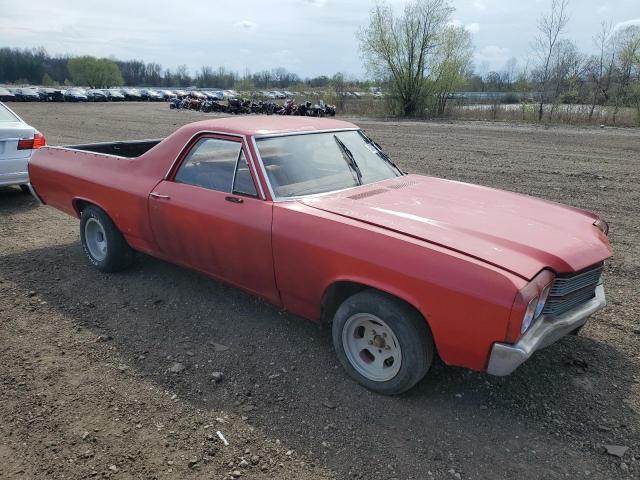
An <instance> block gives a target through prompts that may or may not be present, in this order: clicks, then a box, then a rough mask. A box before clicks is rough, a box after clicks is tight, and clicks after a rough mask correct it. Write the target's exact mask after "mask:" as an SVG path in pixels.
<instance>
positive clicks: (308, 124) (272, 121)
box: [182, 115, 358, 136]
mask: <svg viewBox="0 0 640 480" xmlns="http://www.w3.org/2000/svg"><path fill="white" fill-rule="evenodd" d="M182 128H185V129H186V128H189V129H192V130H193V133H194V134H195V133H197V132H198V131H213V132H224V133H233V134H239V135H249V136H260V135H273V134H281V133H301V132H309V133H311V132H314V131H321V130H344V129H354V128H358V127H357V126H356V125H354V124H353V123H350V122H345V121H342V120H335V119H329V118H317V117H287V116H271V115H254V116H246V117H225V118H216V119H211V120H203V121H201V122H195V123H190V124H188V125H186V126H184V127H182Z"/></svg>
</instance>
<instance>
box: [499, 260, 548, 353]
mask: <svg viewBox="0 0 640 480" xmlns="http://www.w3.org/2000/svg"><path fill="white" fill-rule="evenodd" d="M554 277H555V275H554V273H553V272H552V271H551V270H542V271H541V272H540V273H539V274H538V275H536V276H535V277H534V278H533V279H531V281H530V282H528V283H527V284H526V285H525V286H524V287H522V289H521V290H520V291H518V293H517V294H516V296H515V298H514V299H513V305H512V307H511V313H510V314H509V326H508V327H507V335H506V337H505V339H506V340H507V341H508V342H516V341H518V339H519V338H520V337H521V336H522V335H523V334H524V333H525V332H526V331H527V330H529V329H530V328H531V326H532V325H533V324H534V323H535V321H536V319H537V318H538V317H539V316H541V315H542V311H543V310H544V306H545V305H546V303H547V298H548V297H549V293H550V291H551V286H552V284H553V279H554Z"/></svg>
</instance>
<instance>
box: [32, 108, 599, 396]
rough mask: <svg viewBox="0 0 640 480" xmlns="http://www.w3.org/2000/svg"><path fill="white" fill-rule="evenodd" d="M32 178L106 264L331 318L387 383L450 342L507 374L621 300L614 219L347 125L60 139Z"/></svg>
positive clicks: (413, 379) (354, 364)
mask: <svg viewBox="0 0 640 480" xmlns="http://www.w3.org/2000/svg"><path fill="white" fill-rule="evenodd" d="M29 173H30V175H31V182H32V184H33V187H34V191H35V194H36V195H38V196H39V198H40V199H41V200H42V201H43V202H45V203H47V204H50V205H51V206H53V207H55V208H58V209H60V210H62V211H64V212H66V213H68V214H71V215H74V216H76V217H80V238H81V241H82V245H83V249H84V253H85V255H86V257H87V259H88V261H89V262H90V263H91V264H92V265H94V266H95V267H97V268H98V269H100V270H102V271H117V270H121V269H124V268H126V267H127V266H129V265H130V264H131V262H132V261H133V258H134V251H135V250H137V251H141V252H143V253H145V254H150V255H154V256H157V257H159V258H162V259H164V260H168V261H172V262H175V263H177V264H180V265H183V266H187V267H190V268H193V269H195V270H198V271H199V272H202V273H205V274H207V275H210V276H211V277H213V278H216V279H219V280H222V281H225V282H227V283H229V284H232V285H235V286H237V287H240V288H243V289H244V290H246V291H249V292H251V293H253V294H255V295H258V296H260V297H262V298H263V299H266V300H268V301H270V302H272V303H274V304H275V305H277V306H278V307H280V308H284V309H287V310H289V311H291V312H292V313H294V314H296V315H300V316H302V317H307V318H310V319H313V320H317V321H321V322H330V323H332V338H333V346H334V349H335V351H336V354H337V356H338V360H339V361H340V363H341V364H342V366H343V367H344V369H345V370H346V372H347V373H348V374H349V375H350V376H351V377H353V378H354V379H355V380H357V381H358V382H360V383H361V384H362V385H364V386H365V387H367V388H369V389H371V390H373V391H376V392H379V393H383V394H398V393H401V392H403V391H406V390H408V389H409V388H411V387H412V386H413V385H415V384H416V383H417V382H418V381H420V379H422V378H423V377H424V376H425V374H426V373H427V372H428V370H429V368H430V366H431V363H432V361H433V359H434V357H435V356H436V354H437V355H438V356H439V358H440V359H442V361H443V362H444V363H445V364H446V365H452V366H459V367H465V368H470V369H473V370H477V371H486V372H488V373H490V374H493V375H508V374H510V373H511V372H513V371H514V370H515V369H516V368H518V366H519V365H521V364H522V363H524V362H525V361H526V360H527V359H528V358H529V357H530V356H531V355H532V354H534V352H536V351H537V350H539V349H541V348H544V347H546V346H548V345H550V344H551V343H553V342H555V341H557V340H559V339H560V338H561V337H563V336H564V335H567V334H569V333H573V332H577V331H578V330H579V329H580V328H581V327H582V326H583V325H584V324H585V323H586V321H587V318H588V317H589V315H591V314H592V313H594V312H596V311H598V310H600V309H602V308H604V306H605V305H606V300H605V294H604V287H603V285H602V281H601V273H602V270H603V263H604V261H605V260H606V259H608V258H609V257H610V256H611V248H610V245H609V240H608V237H607V233H608V225H607V223H606V222H605V221H604V220H603V219H602V218H601V217H600V216H598V215H597V214H595V213H592V212H588V211H586V210H582V209H578V208H575V207H569V206H565V205H560V204H557V203H553V202H549V201H546V200H541V199H537V198H534V197H529V196H526V195H520V194H516V193H512V192H507V191H501V190H497V189H493V188H488V187H483V186H479V185H471V184H467V183H463V182H457V181H450V180H444V179H439V178H434V177H426V176H421V175H407V174H405V173H403V172H402V170H400V169H399V168H398V167H397V166H396V165H395V164H394V163H393V161H392V160H391V159H390V158H389V157H388V156H387V154H386V153H384V152H383V151H382V150H381V148H380V147H379V146H378V145H377V144H376V143H375V142H374V141H373V140H371V139H370V138H369V137H368V136H367V135H366V134H365V133H364V132H363V131H362V130H360V129H359V128H358V127H357V126H356V125H354V124H352V123H348V122H343V121H337V120H328V119H318V118H312V117H267V116H259V117H235V118H222V119H217V120H207V121H202V122H197V123H193V124H190V125H186V126H184V127H182V128H180V129H178V130H177V131H176V132H174V133H173V134H172V135H170V136H169V137H167V138H166V139H164V140H144V141H132V142H115V143H108V144H93V145H74V146H71V147H69V148H64V147H50V148H44V149H41V150H38V151H37V152H36V153H35V154H34V155H33V157H32V159H31V161H30V162H29ZM319 232H322V234H319ZM114 281H116V280H114ZM98 293H99V292H96V294H98ZM247 341H248V342H251V339H248V340H247ZM572 347H573V348H581V347H580V344H577V343H574V344H572ZM436 352H437V353H436ZM274 354H277V352H274ZM538 373H539V372H535V371H529V372H528V374H529V375H536V374H538Z"/></svg>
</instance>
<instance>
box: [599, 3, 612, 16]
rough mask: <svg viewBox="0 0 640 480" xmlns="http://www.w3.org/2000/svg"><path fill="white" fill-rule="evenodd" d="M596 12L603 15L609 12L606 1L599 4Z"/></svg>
mask: <svg viewBox="0 0 640 480" xmlns="http://www.w3.org/2000/svg"><path fill="white" fill-rule="evenodd" d="M596 13H597V14H598V15H604V14H605V13H609V5H607V4H606V3H605V4H604V5H600V6H599V7H598V9H597V10H596Z"/></svg>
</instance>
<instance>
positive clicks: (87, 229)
mask: <svg viewBox="0 0 640 480" xmlns="http://www.w3.org/2000/svg"><path fill="white" fill-rule="evenodd" d="M84 238H85V243H86V244H87V249H88V250H89V253H90V254H91V256H92V257H93V258H94V259H95V260H97V261H98V262H101V261H102V260H104V259H105V258H106V256H107V235H106V234H105V232H104V228H103V227H102V225H101V224H100V222H99V221H98V220H96V219H95V218H90V219H89V220H87V223H85V225H84Z"/></svg>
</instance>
